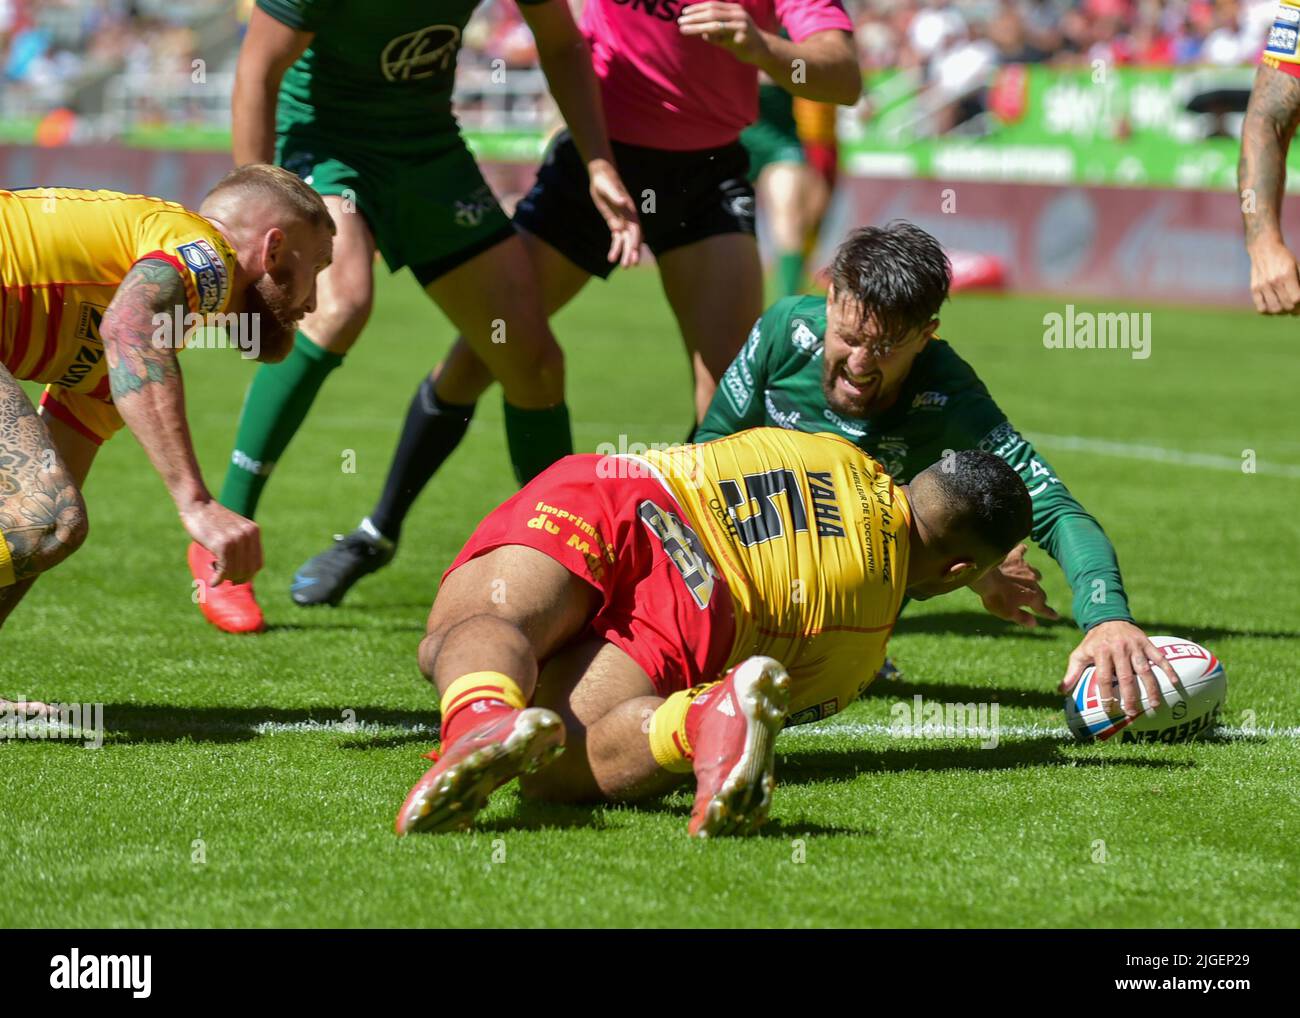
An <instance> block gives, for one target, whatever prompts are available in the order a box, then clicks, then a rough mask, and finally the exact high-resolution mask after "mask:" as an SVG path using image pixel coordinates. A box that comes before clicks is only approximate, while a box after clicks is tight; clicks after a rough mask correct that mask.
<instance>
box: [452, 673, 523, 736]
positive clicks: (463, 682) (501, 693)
mask: <svg viewBox="0 0 1300 1018" xmlns="http://www.w3.org/2000/svg"><path fill="white" fill-rule="evenodd" d="M480 700H495V701H496V702H497V703H503V704H506V705H507V706H509V707H514V708H515V709H516V710H523V709H524V708H525V707H527V706H528V699H527V697H525V696H524V691H523V690H522V689H520V688H519V685H518V683H516V682H515V680H514V679H512V678H511V677H510V676H509V675H505V674H503V673H501V672H470V673H469V674H468V675H462V676H461V677H460V678H459V679H457V680H456V681H455V682H453V683H452V684H451V685H450V686H448V687H447V691H446V692H445V693H443V694H442V733H443V736H444V737H446V736H447V735H448V726H449V725H450V723H451V719H452V718H453V717H455V716H456V715H457V714H459V713H460V712H461V711H462V710H464V709H465V708H466V707H468V706H470V705H471V704H473V703H476V702H478V701H480Z"/></svg>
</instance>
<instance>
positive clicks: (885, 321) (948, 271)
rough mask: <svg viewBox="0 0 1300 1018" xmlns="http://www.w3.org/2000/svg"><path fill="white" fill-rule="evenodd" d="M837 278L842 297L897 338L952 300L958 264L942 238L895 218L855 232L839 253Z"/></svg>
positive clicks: (837, 293) (834, 278) (834, 272)
mask: <svg viewBox="0 0 1300 1018" xmlns="http://www.w3.org/2000/svg"><path fill="white" fill-rule="evenodd" d="M831 282H832V284H833V285H834V287H835V297H836V299H837V300H847V301H849V302H850V303H851V304H854V305H856V306H857V308H858V311H859V313H860V314H861V315H862V317H863V319H864V320H865V319H866V318H868V317H869V316H871V315H874V316H875V317H876V321H877V322H878V323H879V326H880V331H881V336H882V338H884V339H885V340H886V341H887V342H896V341H898V340H899V339H900V338H901V337H903V336H904V335H906V334H907V333H909V332H911V331H913V330H914V329H918V328H920V327H921V326H923V325H925V324H926V322H929V321H931V320H932V319H933V318H935V317H936V316H937V315H938V314H939V308H940V306H941V305H942V304H943V302H944V301H945V300H947V299H948V287H949V286H950V285H951V284H952V266H951V265H950V264H949V262H948V256H947V255H945V254H944V253H943V248H942V247H941V246H940V244H939V242H938V241H937V240H935V239H934V237H932V236H931V235H930V234H928V233H926V232H925V231H924V230H923V229H921V228H920V227H919V226H914V225H913V224H912V223H907V222H903V221H902V220H895V221H894V222H892V223H890V224H889V225H888V226H884V227H879V226H864V227H862V228H861V229H857V230H854V231H853V232H852V233H851V234H849V238H848V240H846V241H845V242H844V243H843V244H841V245H840V247H839V250H838V251H836V252H835V260H834V262H832V263H831Z"/></svg>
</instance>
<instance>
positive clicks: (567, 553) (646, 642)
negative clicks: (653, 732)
mask: <svg viewBox="0 0 1300 1018" xmlns="http://www.w3.org/2000/svg"><path fill="white" fill-rule="evenodd" d="M648 474H649V472H648V471H646V470H645V469H644V468H643V467H642V466H641V464H640V462H639V461H637V460H629V459H625V458H622V457H618V456H598V455H595V454H587V455H580V456H567V457H565V458H564V459H562V460H560V461H559V462H558V463H556V464H555V465H554V466H552V467H550V468H549V469H547V470H545V471H543V472H542V473H541V474H539V475H538V476H537V477H535V478H533V480H532V481H530V482H529V483H528V484H527V485H525V486H524V488H523V490H521V491H520V492H519V493H518V494H517V495H515V496H513V497H512V498H510V499H508V500H507V501H505V502H503V503H502V504H501V505H500V506H498V507H497V508H496V509H494V510H492V512H490V513H489V514H488V515H487V517H486V518H485V519H484V520H483V522H482V523H480V524H479V526H478V529H477V530H475V531H474V535H473V536H472V537H471V538H470V539H469V542H468V543H467V544H466V545H465V547H464V548H462V549H461V552H460V554H459V555H457V556H456V561H454V562H453V563H452V564H451V566H450V567H449V568H448V569H447V572H445V573H444V574H443V579H444V580H445V579H446V578H447V576H449V575H450V574H451V573H453V572H455V571H456V570H457V569H459V568H460V567H461V566H463V565H464V564H465V563H466V562H469V561H470V560H471V559H475V558H477V557H478V556H480V555H484V554H486V553H487V552H489V551H492V550H493V549H496V548H501V547H505V546H507V545H512V544H513V545H523V546H524V547H526V548H534V549H536V550H537V551H540V552H542V554H544V555H547V556H549V557H550V558H553V559H554V560H555V561H556V562H558V563H560V565H562V566H564V568H565V569H567V570H569V572H571V573H573V575H574V576H577V577H578V578H579V579H581V580H585V581H586V582H587V583H589V584H591V586H592V587H594V588H595V589H596V591H597V592H598V593H599V594H600V597H601V604H600V608H599V609H598V610H597V612H596V615H595V618H593V619H592V620H591V626H590V632H591V633H592V634H594V635H595V636H598V637H600V638H601V639H604V640H608V641H609V642H610V643H612V644H614V645H615V646H616V647H619V648H621V649H622V650H623V651H625V652H626V653H627V654H628V656H629V657H631V658H632V660H634V661H635V662H636V663H637V664H638V665H640V666H641V667H642V668H643V669H644V670H645V673H646V674H647V675H648V676H650V681H651V682H652V683H654V687H655V689H656V690H657V691H658V692H659V694H660V695H661V696H668V695H669V694H670V693H675V692H677V691H678V690H681V689H686V688H687V687H689V686H697V685H700V684H702V683H706V682H712V681H713V680H714V679H717V678H720V677H721V673H722V669H723V667H724V666H725V665H726V663H727V659H728V658H729V657H730V655H731V645H732V641H733V639H734V637H735V616H734V615H733V609H732V605H731V593H730V591H728V589H727V585H726V583H725V582H724V581H723V579H722V577H721V575H719V574H718V572H717V570H716V569H714V567H713V564H712V562H711V561H709V559H708V556H707V554H706V553H705V552H704V549H703V547H702V546H701V545H700V543H699V539H698V538H697V537H696V536H695V534H694V532H693V531H692V529H691V527H690V524H689V523H688V521H687V518H686V514H685V513H683V512H682V509H681V507H680V506H679V505H678V504H677V500H676V499H675V498H674V497H673V496H672V495H671V494H670V493H669V491H668V489H667V488H665V487H664V486H663V484H661V483H660V482H659V481H658V480H657V479H656V478H655V477H653V476H649V475H648ZM615 475H617V476H615Z"/></svg>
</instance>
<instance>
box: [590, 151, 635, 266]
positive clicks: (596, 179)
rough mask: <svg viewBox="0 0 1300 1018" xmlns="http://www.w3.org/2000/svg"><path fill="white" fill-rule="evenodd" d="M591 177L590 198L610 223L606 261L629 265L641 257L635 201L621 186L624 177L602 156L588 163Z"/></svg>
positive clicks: (608, 223)
mask: <svg viewBox="0 0 1300 1018" xmlns="http://www.w3.org/2000/svg"><path fill="white" fill-rule="evenodd" d="M587 177H588V178H589V179H590V181H591V188H590V190H591V200H592V202H594V203H595V205H596V210H597V211H598V212H599V213H600V214H601V217H602V218H603V219H604V220H605V225H606V226H608V227H609V236H610V243H609V254H607V255H606V256H605V259H606V261H609V262H613V263H614V264H615V265H619V266H622V267H623V268H625V269H626V268H630V267H631V266H633V265H635V264H636V263H637V262H639V261H640V260H641V221H640V220H639V219H637V217H636V203H635V202H634V201H632V196H631V195H630V194H628V193H627V188H626V187H624V186H623V178H622V177H620V176H619V175H618V170H616V169H614V167H613V166H611V165H610V164H609V163H608V162H607V161H606V160H604V159H593V160H592V161H591V162H590V163H588V164H587Z"/></svg>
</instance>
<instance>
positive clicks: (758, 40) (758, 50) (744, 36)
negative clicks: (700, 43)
mask: <svg viewBox="0 0 1300 1018" xmlns="http://www.w3.org/2000/svg"><path fill="white" fill-rule="evenodd" d="M677 28H678V30H679V31H680V32H681V33H682V35H692V36H698V37H699V38H701V39H703V40H704V41H705V42H711V43H713V44H714V45H715V46H721V47H722V48H723V49H725V50H728V51H729V52H730V53H731V54H732V55H733V56H735V57H736V59H738V60H743V61H744V62H745V63H747V64H756V63H758V62H759V61H760V60H761V58H762V57H763V55H764V54H765V53H766V52H767V42H766V41H765V40H764V38H763V33H762V32H760V31H759V30H758V26H757V25H755V24H754V19H753V18H751V17H750V16H749V11H747V10H745V8H743V7H742V6H740V4H727V3H719V2H717V0H708V2H707V3H702V4H691V5H690V6H689V7H684V8H682V13H681V16H680V17H679V18H678V19H677Z"/></svg>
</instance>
